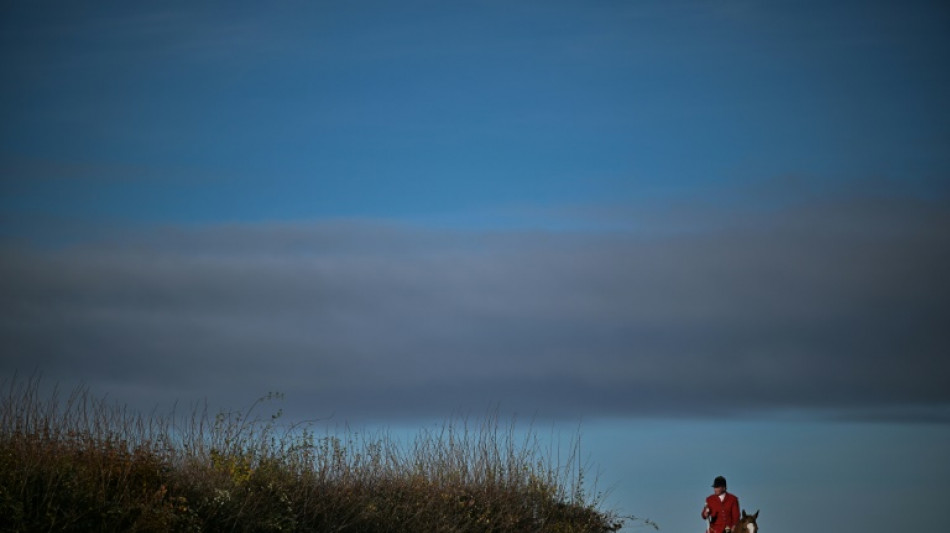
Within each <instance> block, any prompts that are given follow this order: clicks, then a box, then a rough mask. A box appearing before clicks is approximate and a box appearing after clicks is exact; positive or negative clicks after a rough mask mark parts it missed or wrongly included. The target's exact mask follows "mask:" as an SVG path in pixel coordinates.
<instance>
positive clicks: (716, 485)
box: [712, 476, 726, 494]
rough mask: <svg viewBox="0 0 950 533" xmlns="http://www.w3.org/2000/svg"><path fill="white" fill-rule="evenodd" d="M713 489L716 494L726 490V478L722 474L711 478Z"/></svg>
mask: <svg viewBox="0 0 950 533" xmlns="http://www.w3.org/2000/svg"><path fill="white" fill-rule="evenodd" d="M712 486H713V490H715V491H716V494H722V493H723V492H726V478H724V477H722V476H716V479H715V480H713V485H712Z"/></svg>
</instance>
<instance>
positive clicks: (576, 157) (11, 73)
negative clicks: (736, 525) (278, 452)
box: [0, 0, 950, 532]
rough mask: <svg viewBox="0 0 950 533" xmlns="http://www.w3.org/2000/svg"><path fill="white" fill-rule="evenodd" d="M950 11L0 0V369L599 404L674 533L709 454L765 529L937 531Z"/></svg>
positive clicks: (450, 402)
mask: <svg viewBox="0 0 950 533" xmlns="http://www.w3.org/2000/svg"><path fill="white" fill-rule="evenodd" d="M948 30H950V10H948V9H947V8H945V7H944V6H942V5H940V3H938V2H923V1H912V2H874V1H872V2H846V1H831V2H751V1H743V0H735V1H730V0H725V1H668V2H557V1H555V2H399V3H392V2H282V3H279V5H277V6H267V7H262V6H261V5H259V4H257V3H251V2H228V3H226V4H225V3H221V4H215V3H203V4H201V5H196V4H195V3H194V2H181V3H175V2H164V3H150V2H136V3H131V4H130V3H127V2H86V3H82V4H75V3H70V2H30V3H11V2H5V3H3V4H2V7H0V61H2V64H3V65H4V70H5V80H6V83H4V84H2V85H0V102H2V103H0V123H2V124H3V126H2V128H0V184H2V185H0V187H2V188H0V250H2V256H0V273H2V276H0V295H2V300H3V301H4V305H3V306H2V307H0V313H2V314H0V336H2V340H3V345H4V346H5V348H4V357H3V362H2V364H0V376H4V377H8V376H11V375H13V374H14V372H17V371H19V372H20V373H21V374H22V373H24V372H31V371H33V370H39V371H41V372H42V373H43V375H44V376H46V379H48V380H50V381H56V382H61V383H64V384H69V383H72V382H75V381H77V380H81V381H83V382H85V383H88V384H90V385H91V386H92V387H93V388H94V389H95V390H98V391H102V392H103V393H108V394H110V395H112V396H113V397H116V398H120V399H121V400H123V401H128V402H129V403H131V404H133V405H140V406H150V405H154V404H155V403H167V402H171V401H174V400H175V399H182V400H184V401H188V400H191V399H195V398H204V397H207V398H209V399H210V400H212V401H214V402H218V403H221V404H223V405H234V404H238V405H243V404H245V403H246V402H247V399H248V397H257V396H258V395H260V394H263V393H265V392H267V391H270V390H280V391H283V392H285V393H286V394H287V398H288V400H287V401H288V403H289V404H290V405H289V406H288V412H290V413H296V414H298V415H300V416H314V415H317V416H320V415H324V414H327V413H334V416H335V417H337V418H338V419H347V420H354V421H359V422H362V423H368V424H390V423H392V424H400V425H401V427H402V426H406V425H408V426H409V427H412V426H413V425H414V424H425V423H427V421H431V420H433V419H439V418H440V417H444V416H447V415H448V414H450V413H452V412H457V411H458V410H463V411H464V410H475V411H478V410H481V409H485V408H487V407H488V406H500V408H501V409H503V410H505V411H509V412H512V413H518V414H520V415H522V416H524V415H526V414H527V415H530V416H537V417H539V418H541V419H545V420H548V419H550V420H553V421H557V422H558V423H566V424H568V426H571V427H573V426H574V425H576V423H577V421H578V420H584V421H586V422H584V424H586V426H587V428H588V429H587V430H586V431H585V434H586V437H585V438H586V440H588V441H590V449H591V450H595V451H596V455H595V457H594V459H595V461H596V462H599V463H602V466H603V467H604V468H605V469H606V470H607V471H608V472H609V474H608V475H607V476H605V477H608V478H609V477H611V476H612V477H613V478H614V479H612V480H608V481H611V482H612V483H615V484H616V485H617V488H616V490H615V497H616V498H617V500H618V505H619V506H620V507H621V508H623V509H626V510H628V511H629V512H632V513H634V514H637V515H640V516H648V517H650V518H652V519H654V520H656V521H657V522H658V523H659V524H660V525H661V527H662V528H663V530H667V531H679V530H683V529H688V528H689V527H701V522H700V521H699V519H698V516H697V517H696V519H695V520H692V519H686V518H684V517H689V516H690V515H692V514H696V515H698V505H697V502H699V501H700V500H701V498H702V496H703V495H704V494H705V493H706V492H707V491H708V485H709V483H710V481H711V479H712V477H714V476H715V475H717V474H720V473H721V474H724V475H726V476H727V477H729V478H730V480H732V482H731V484H732V486H733V487H734V489H735V490H736V492H737V493H739V494H740V497H742V498H743V501H744V502H745V501H748V502H749V505H750V506H751V507H753V508H755V507H760V508H762V512H763V515H762V522H763V524H767V526H768V527H769V528H771V529H770V530H773V531H776V532H781V531H791V530H792V528H793V527H798V525H797V524H794V523H793V522H792V521H793V520H794V514H792V513H790V512H789V508H797V507H800V506H807V507H812V506H814V507H815V515H816V516H818V517H822V518H825V517H827V518H828V519H829V520H840V521H841V522H839V523H841V524H842V527H849V528H854V529H863V530H866V531H872V532H874V531H884V530H892V529H894V527H896V522H895V519H896V518H895V517H894V516H892V515H882V514H879V513H877V512H874V513H869V512H867V508H868V507H874V508H875V509H877V508H880V507H883V506H885V505H893V502H894V501H899V502H901V503H902V504H903V505H904V507H903V508H904V509H905V510H907V511H910V510H911V509H914V510H915V511H919V512H915V513H914V514H913V516H911V517H908V520H911V525H912V526H915V527H921V528H924V527H926V528H930V529H933V528H934V527H937V526H938V524H940V523H942V522H943V517H941V516H939V515H938V512H939V510H940V509H941V506H940V505H939V503H940V502H941V501H945V500H946V497H947V496H950V494H947V492H946V489H941V488H940V486H939V485H937V483H936V482H935V480H936V479H938V478H937V477H935V476H936V475H940V476H941V478H940V479H946V477H947V474H950V471H948V470H950V466H948V464H947V463H948V462H947V461H946V460H945V459H942V458H941V456H940V455H939V454H938V453H936V452H934V450H939V449H944V448H946V447H947V446H946V445H947V444H950V426H948V421H950V389H948V388H947V387H946V383H947V382H948V378H950V361H948V358H947V354H948V353H950V350H948V348H950V346H948V344H950V343H948V340H950V339H948V337H947V334H946V333H945V331H944V330H945V324H946V323H947V321H948V318H950V309H948V304H947V302H948V301H950V286H948V283H947V281H946V274H945V272H947V271H948V267H950V234H948V232H947V230H946V228H948V227H950V216H948V215H950V213H948V210H947V199H948V198H947V196H948V195H947V174H948V170H950V152H948V150H947V146H948V141H950V107H948V106H947V104H946V97H945V94H946V93H947V86H948V83H950V69H948V68H947V67H948V65H950V41H948V38H947V35H948V34H950V32H948ZM314 411H318V412H314ZM703 435H709V436H710V437H709V439H708V440H709V441H710V442H701V443H697V441H703V440H704V439H703V437H702V436H703ZM834 443H844V444H840V445H839V444H834ZM878 443H880V444H879V445H878ZM651 446H653V447H654V448H651ZM762 446H768V449H769V450H774V451H775V453H768V454H764V453H763V451H762V449H761V447H762ZM717 447H718V448H725V449H726V450H728V452H724V453H723V454H722V455H719V456H714V457H710V456H707V455H706V454H705V453H704V452H703V450H705V449H706V448H717ZM651 450H654V451H652V452H651ZM656 450H662V452H663V453H658V452H656ZM627 452H629V453H627ZM640 457H643V458H644V459H643V461H642V462H641V461H639V458H640ZM716 457H718V459H717V458H716ZM922 457H923V458H930V459H932V461H929V462H921V461H919V460H918V459H919V458H922ZM743 458H750V461H749V462H744V461H743ZM882 463H887V464H888V465H894V464H897V465H901V466H903V467H905V468H900V469H896V470H890V469H884V470H878V469H879V468H880V465H881V464H882ZM614 465H616V466H614ZM833 466H836V467H837V468H832V467H833ZM888 468H892V467H890V466H889V467H888ZM832 471H833V474H830V473H829V472H832ZM869 471H871V472H874V471H881V472H882V477H884V478H886V479H884V480H875V479H874V478H873V477H869V476H868V472H869ZM803 472H807V473H808V474H809V475H808V476H803V474H802V473H803ZM796 475H798V476H800V477H807V479H808V480H809V481H811V480H813V482H814V484H812V483H805V484H803V483H801V482H795V483H790V482H789V480H790V479H792V478H794V477H795V476H796ZM634 479H636V480H637V481H636V482H632V480H634ZM641 480H642V481H641ZM888 480H889V481H891V482H892V483H894V484H895V487H896V488H895V492H898V493H899V496H894V494H890V493H887V492H882V491H881V487H880V482H883V481H888ZM743 487H744V488H745V489H746V490H743ZM818 487H821V488H820V489H819V488H818ZM941 491H942V492H941ZM757 495H761V496H758V497H757ZM842 495H846V496H842ZM895 498H897V499H896V500H895ZM842 499H847V500H848V501H847V502H846V504H845V503H842ZM829 500H834V502H835V504H841V505H842V509H843V510H842V509H837V510H836V509H835V508H834V507H833V506H832V505H830V503H829ZM862 504H864V505H862ZM693 507H697V508H696V509H693ZM750 510H752V509H751V508H750ZM831 515H837V517H833V516H831ZM767 517H774V518H771V519H769V518H767Z"/></svg>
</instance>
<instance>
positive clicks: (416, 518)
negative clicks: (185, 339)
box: [0, 379, 649, 533]
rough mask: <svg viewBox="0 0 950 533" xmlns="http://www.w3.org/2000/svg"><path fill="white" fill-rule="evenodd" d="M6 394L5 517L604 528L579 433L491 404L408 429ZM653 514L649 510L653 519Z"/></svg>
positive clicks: (331, 526) (25, 386) (210, 526)
mask: <svg viewBox="0 0 950 533" xmlns="http://www.w3.org/2000/svg"><path fill="white" fill-rule="evenodd" d="M3 388H4V392H3V397H2V399H0V402H2V403H0V432H2V433H0V531H110V532H112V531H182V532H188V531H195V532H197V531H208V532H217V531H227V532H232V531H248V532H251V531H254V532H263V531H301V532H303V531H313V532H354V533H357V532H358V533H371V532H394V533H399V532H407V533H408V532H412V533H419V532H430V531H431V532H508V531H510V532H546V533H547V532H550V533H558V532H563V533H568V532H591V533H593V532H610V531H617V530H618V529H620V528H621V527H622V525H623V523H624V520H625V519H632V518H633V517H619V516H617V515H616V514H615V513H613V512H609V511H604V510H602V509H600V497H594V498H589V497H588V496H587V494H586V493H585V491H584V488H583V484H584V476H585V472H586V469H585V468H583V467H582V466H581V461H580V457H579V453H578V448H579V438H578V439H575V441H574V443H573V444H572V446H570V450H567V451H566V453H565V455H566V456H567V458H566V461H565V462H563V463H562V462H561V460H560V458H559V457H558V455H559V454H558V450H552V449H551V448H550V447H548V448H545V447H543V446H542V445H541V444H540V440H539V439H538V438H537V436H536V435H535V434H534V433H533V432H528V434H527V436H523V437H520V438H518V437H516V434H517V432H516V431H515V430H514V424H513V423H512V424H508V425H504V426H503V425H502V424H501V423H500V422H499V420H498V417H497V416H488V417H486V418H485V419H483V420H481V421H478V422H476V423H472V422H470V421H469V420H467V419H457V420H452V421H450V422H448V423H445V424H444V425H442V426H441V427H440V428H438V429H437V430H424V431H421V432H420V433H419V434H418V436H417V437H416V438H415V439H414V440H413V441H412V442H411V443H408V444H406V443H402V444H400V443H399V442H397V441H396V440H394V439H392V438H390V437H389V436H388V435H386V434H380V435H376V436H367V435H365V434H359V433H357V432H353V431H349V430H344V431H341V432H336V433H330V432H325V433H323V434H318V433H317V432H316V431H315V430H314V424H313V423H307V424H284V423H282V421H281V419H280V413H279V412H277V413H275V414H273V415H271V416H260V415H258V412H259V411H260V410H261V409H262V405H263V404H264V402H266V401H267V400H271V399H275V398H276V396H275V395H268V396H267V397H265V398H262V399H261V400H259V401H258V402H255V403H254V404H253V405H252V406H251V407H250V408H248V409H245V410H243V411H235V412H222V413H218V414H216V415H214V416H211V415H210V414H209V413H208V411H207V409H206V408H193V409H191V410H190V412H189V413H186V414H185V415H181V414H178V413H176V412H175V411H173V412H172V413H170V414H168V415H159V414H157V413H151V414H149V415H147V416H146V415H142V414H140V413H135V412H130V411H129V410H127V409H126V408H124V407H121V406H118V405H113V404H110V403H108V402H107V401H106V400H104V399H100V398H96V397H93V396H92V395H91V394H90V393H89V392H88V390H87V389H84V388H80V389H77V390H76V391H74V392H72V393H71V394H70V395H68V397H66V398H65V399H64V400H63V399H62V398H61V397H60V395H59V394H58V393H57V392H56V391H54V392H53V393H52V394H41V393H40V386H39V383H38V381H37V380H34V379H30V380H17V379H14V380H13V381H12V382H10V383H8V384H6V385H5V386H4V387H3ZM648 523H649V522H648Z"/></svg>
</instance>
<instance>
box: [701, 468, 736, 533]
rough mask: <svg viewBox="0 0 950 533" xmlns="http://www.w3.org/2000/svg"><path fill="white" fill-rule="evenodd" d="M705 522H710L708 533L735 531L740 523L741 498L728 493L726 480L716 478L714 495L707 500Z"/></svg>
mask: <svg viewBox="0 0 950 533" xmlns="http://www.w3.org/2000/svg"><path fill="white" fill-rule="evenodd" d="M702 516H703V520H708V521H709V527H708V528H706V533H725V532H731V531H732V530H733V529H735V527H736V524H737V523H738V522H739V498H737V497H736V496H735V495H734V494H731V493H729V492H727V491H726V478H724V477H722V476H718V477H716V479H715V480H714V481H713V494H712V495H711V496H709V497H708V498H706V505H705V506H704V507H703V515H702Z"/></svg>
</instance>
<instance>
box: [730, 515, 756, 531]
mask: <svg viewBox="0 0 950 533" xmlns="http://www.w3.org/2000/svg"><path fill="white" fill-rule="evenodd" d="M758 517H759V511H758V510H756V511H755V513H754V514H746V512H745V509H743V510H742V518H740V519H739V523H738V524H736V528H735V529H733V531H734V532H735V533H759V525H758V524H756V523H755V519H756V518H758Z"/></svg>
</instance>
